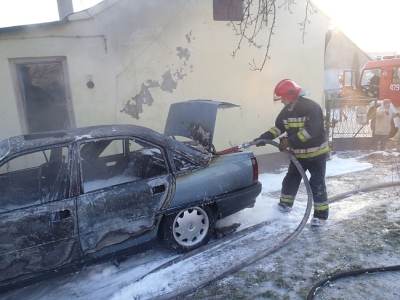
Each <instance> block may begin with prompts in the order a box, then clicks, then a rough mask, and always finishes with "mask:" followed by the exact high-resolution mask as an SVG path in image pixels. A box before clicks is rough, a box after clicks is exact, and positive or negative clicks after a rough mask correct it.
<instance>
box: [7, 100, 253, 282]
mask: <svg viewBox="0 0 400 300" xmlns="http://www.w3.org/2000/svg"><path fill="white" fill-rule="evenodd" d="M186 103H187V102H186ZM181 105H185V104H184V103H183V104H182V103H180V104H177V107H180V106H181ZM186 105H189V107H190V106H191V105H195V106H196V107H198V106H199V107H203V106H204V108H206V110H209V109H210V107H213V109H211V111H214V110H215V114H216V110H217V108H218V107H220V106H221V105H223V104H221V103H220V102H211V101H190V102H189V103H187V104H186ZM180 108H182V107H180ZM192 108H193V107H192ZM178 110H179V108H178ZM173 111H174V110H173V109H172V110H170V116H171V114H172V115H173V114H174V112H173ZM198 115H199V116H200V117H199V118H203V120H198V121H199V122H197V125H196V126H193V122H192V121H193V120H192V119H190V120H191V122H192V123H191V124H187V126H186V128H187V131H186V132H184V127H185V126H183V127H182V124H184V123H185V121H182V120H180V121H179V122H177V123H176V124H179V126H178V127H179V128H180V129H179V130H178V131H180V132H179V135H183V136H186V137H189V138H190V137H193V130H197V133H199V132H198V130H199V129H201V132H202V133H203V134H201V136H202V139H203V140H202V143H203V148H204V147H205V148H208V149H211V148H212V135H213V126H214V125H212V127H210V128H208V129H207V126H206V125H205V124H202V121H205V120H206V119H207V118H209V117H210V115H211V119H209V120H208V121H207V120H206V122H209V121H210V120H211V123H212V120H214V124H215V116H214V117H212V115H213V113H211V114H210V113H205V114H204V115H203V117H201V116H202V114H201V113H200V114H198ZM204 116H207V117H204ZM174 118H175V117H174ZM174 118H172V119H174ZM172 119H171V120H172ZM171 122H172V121H170V120H169V121H168V122H167V126H166V133H167V132H168V133H167V135H163V134H159V133H157V132H155V131H153V130H150V129H147V128H144V127H139V126H133V125H107V126H95V127H86V128H79V129H72V130H68V131H61V132H51V133H38V134H31V135H25V136H17V137H12V138H9V139H6V140H2V141H0V191H1V192H0V216H1V218H0V271H1V272H0V282H1V284H0V287H3V288H4V287H6V286H8V285H10V284H13V283H15V282H21V281H22V282H24V281H26V280H30V279H32V278H34V277H37V275H38V274H44V273H48V272H51V271H52V270H57V269H60V268H64V267H66V266H70V265H80V264H82V262H85V261H90V260H93V259H97V258H99V257H104V256H106V255H109V254H110V253H118V252H119V251H123V250H124V249H129V248H131V247H132V246H136V245H139V244H142V243H144V242H147V241H150V240H152V239H155V238H157V237H161V238H162V239H163V240H164V241H165V242H166V243H167V244H169V245H170V246H172V247H174V248H180V249H183V250H190V249H193V248H196V247H198V246H200V245H202V244H204V243H206V242H207V241H208V239H209V237H210V232H211V231H212V229H213V226H214V223H215V220H216V219H217V218H221V217H225V216H227V215H230V214H232V213H234V212H237V211H239V210H241V209H243V208H246V207H251V206H253V205H254V203H255V198H256V197H257V195H258V194H259V193H260V191H261V185H260V183H259V182H258V178H257V177H258V176H257V174H258V173H257V163H256V160H255V158H254V155H253V154H252V153H249V152H243V153H236V154H229V155H223V156H218V155H214V154H212V152H210V151H204V150H199V149H198V148H195V147H193V146H190V145H187V144H185V143H182V142H178V141H177V140H175V139H174V138H173V137H172V136H175V134H174V130H175V129H176V128H177V127H176V128H175V129H174V125H171ZM168 124H169V125H168ZM204 132H208V135H204Z"/></svg>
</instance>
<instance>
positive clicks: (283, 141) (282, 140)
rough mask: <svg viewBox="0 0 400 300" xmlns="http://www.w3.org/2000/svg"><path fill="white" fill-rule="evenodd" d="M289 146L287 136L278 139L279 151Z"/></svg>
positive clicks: (285, 149)
mask: <svg viewBox="0 0 400 300" xmlns="http://www.w3.org/2000/svg"><path fill="white" fill-rule="evenodd" d="M288 148H289V140H288V138H287V137H281V138H280V139H279V151H287V150H288Z"/></svg>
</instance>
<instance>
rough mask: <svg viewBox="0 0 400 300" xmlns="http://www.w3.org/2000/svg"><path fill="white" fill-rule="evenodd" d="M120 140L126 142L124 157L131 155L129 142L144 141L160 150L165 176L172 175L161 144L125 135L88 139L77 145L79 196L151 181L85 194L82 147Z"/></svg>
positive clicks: (105, 188)
mask: <svg viewBox="0 0 400 300" xmlns="http://www.w3.org/2000/svg"><path fill="white" fill-rule="evenodd" d="M118 139H120V140H124V145H123V149H124V155H127V154H128V153H129V140H140V141H143V142H145V143H147V144H150V145H153V146H155V147H156V148H159V149H160V151H161V155H162V156H163V159H164V162H165V167H166V169H167V172H166V174H165V175H168V174H170V173H171V167H170V163H169V160H168V155H167V153H166V150H165V148H164V147H163V146H161V145H159V144H156V143H154V142H152V141H149V140H146V139H143V138H139V137H135V136H126V135H123V136H122V135H118V136H107V137H99V138H91V139H87V140H81V141H78V142H77V143H76V151H77V154H76V157H77V164H78V167H77V170H78V174H77V185H78V195H88V194H91V193H97V192H99V191H105V190H107V189H111V188H114V187H116V186H120V185H124V184H131V183H133V182H139V181H142V180H149V178H146V179H140V180H137V181H128V182H123V183H119V184H114V185H111V186H107V187H102V188H99V189H95V190H91V191H89V192H85V191H84V189H83V170H82V164H81V151H80V147H81V145H82V144H85V143H89V142H96V141H104V140H118ZM160 176H164V175H160Z"/></svg>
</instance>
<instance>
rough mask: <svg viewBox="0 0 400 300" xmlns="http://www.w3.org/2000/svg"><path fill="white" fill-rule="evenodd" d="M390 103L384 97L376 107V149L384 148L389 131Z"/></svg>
mask: <svg viewBox="0 0 400 300" xmlns="http://www.w3.org/2000/svg"><path fill="white" fill-rule="evenodd" d="M390 104H391V101H390V99H384V100H383V101H382V103H381V105H380V106H378V108H377V109H376V114H375V132H374V138H375V145H376V149H377V150H385V148H386V142H387V140H388V138H389V134H390V131H391V122H392V114H391V112H390Z"/></svg>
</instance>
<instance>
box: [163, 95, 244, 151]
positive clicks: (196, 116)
mask: <svg viewBox="0 0 400 300" xmlns="http://www.w3.org/2000/svg"><path fill="white" fill-rule="evenodd" d="M231 107H239V105H236V104H232V103H229V102H222V101H214V100H189V101H184V102H178V103H174V104H172V105H171V106H170V108H169V113H168V118H167V122H166V124H165V130H164V133H165V135H167V136H182V137H186V138H189V139H192V140H194V141H196V142H198V143H199V144H201V145H202V146H204V147H205V148H206V149H207V150H211V148H212V143H213V137H214V129H215V122H216V119H217V112H218V109H220V108H221V109H224V108H231Z"/></svg>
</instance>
